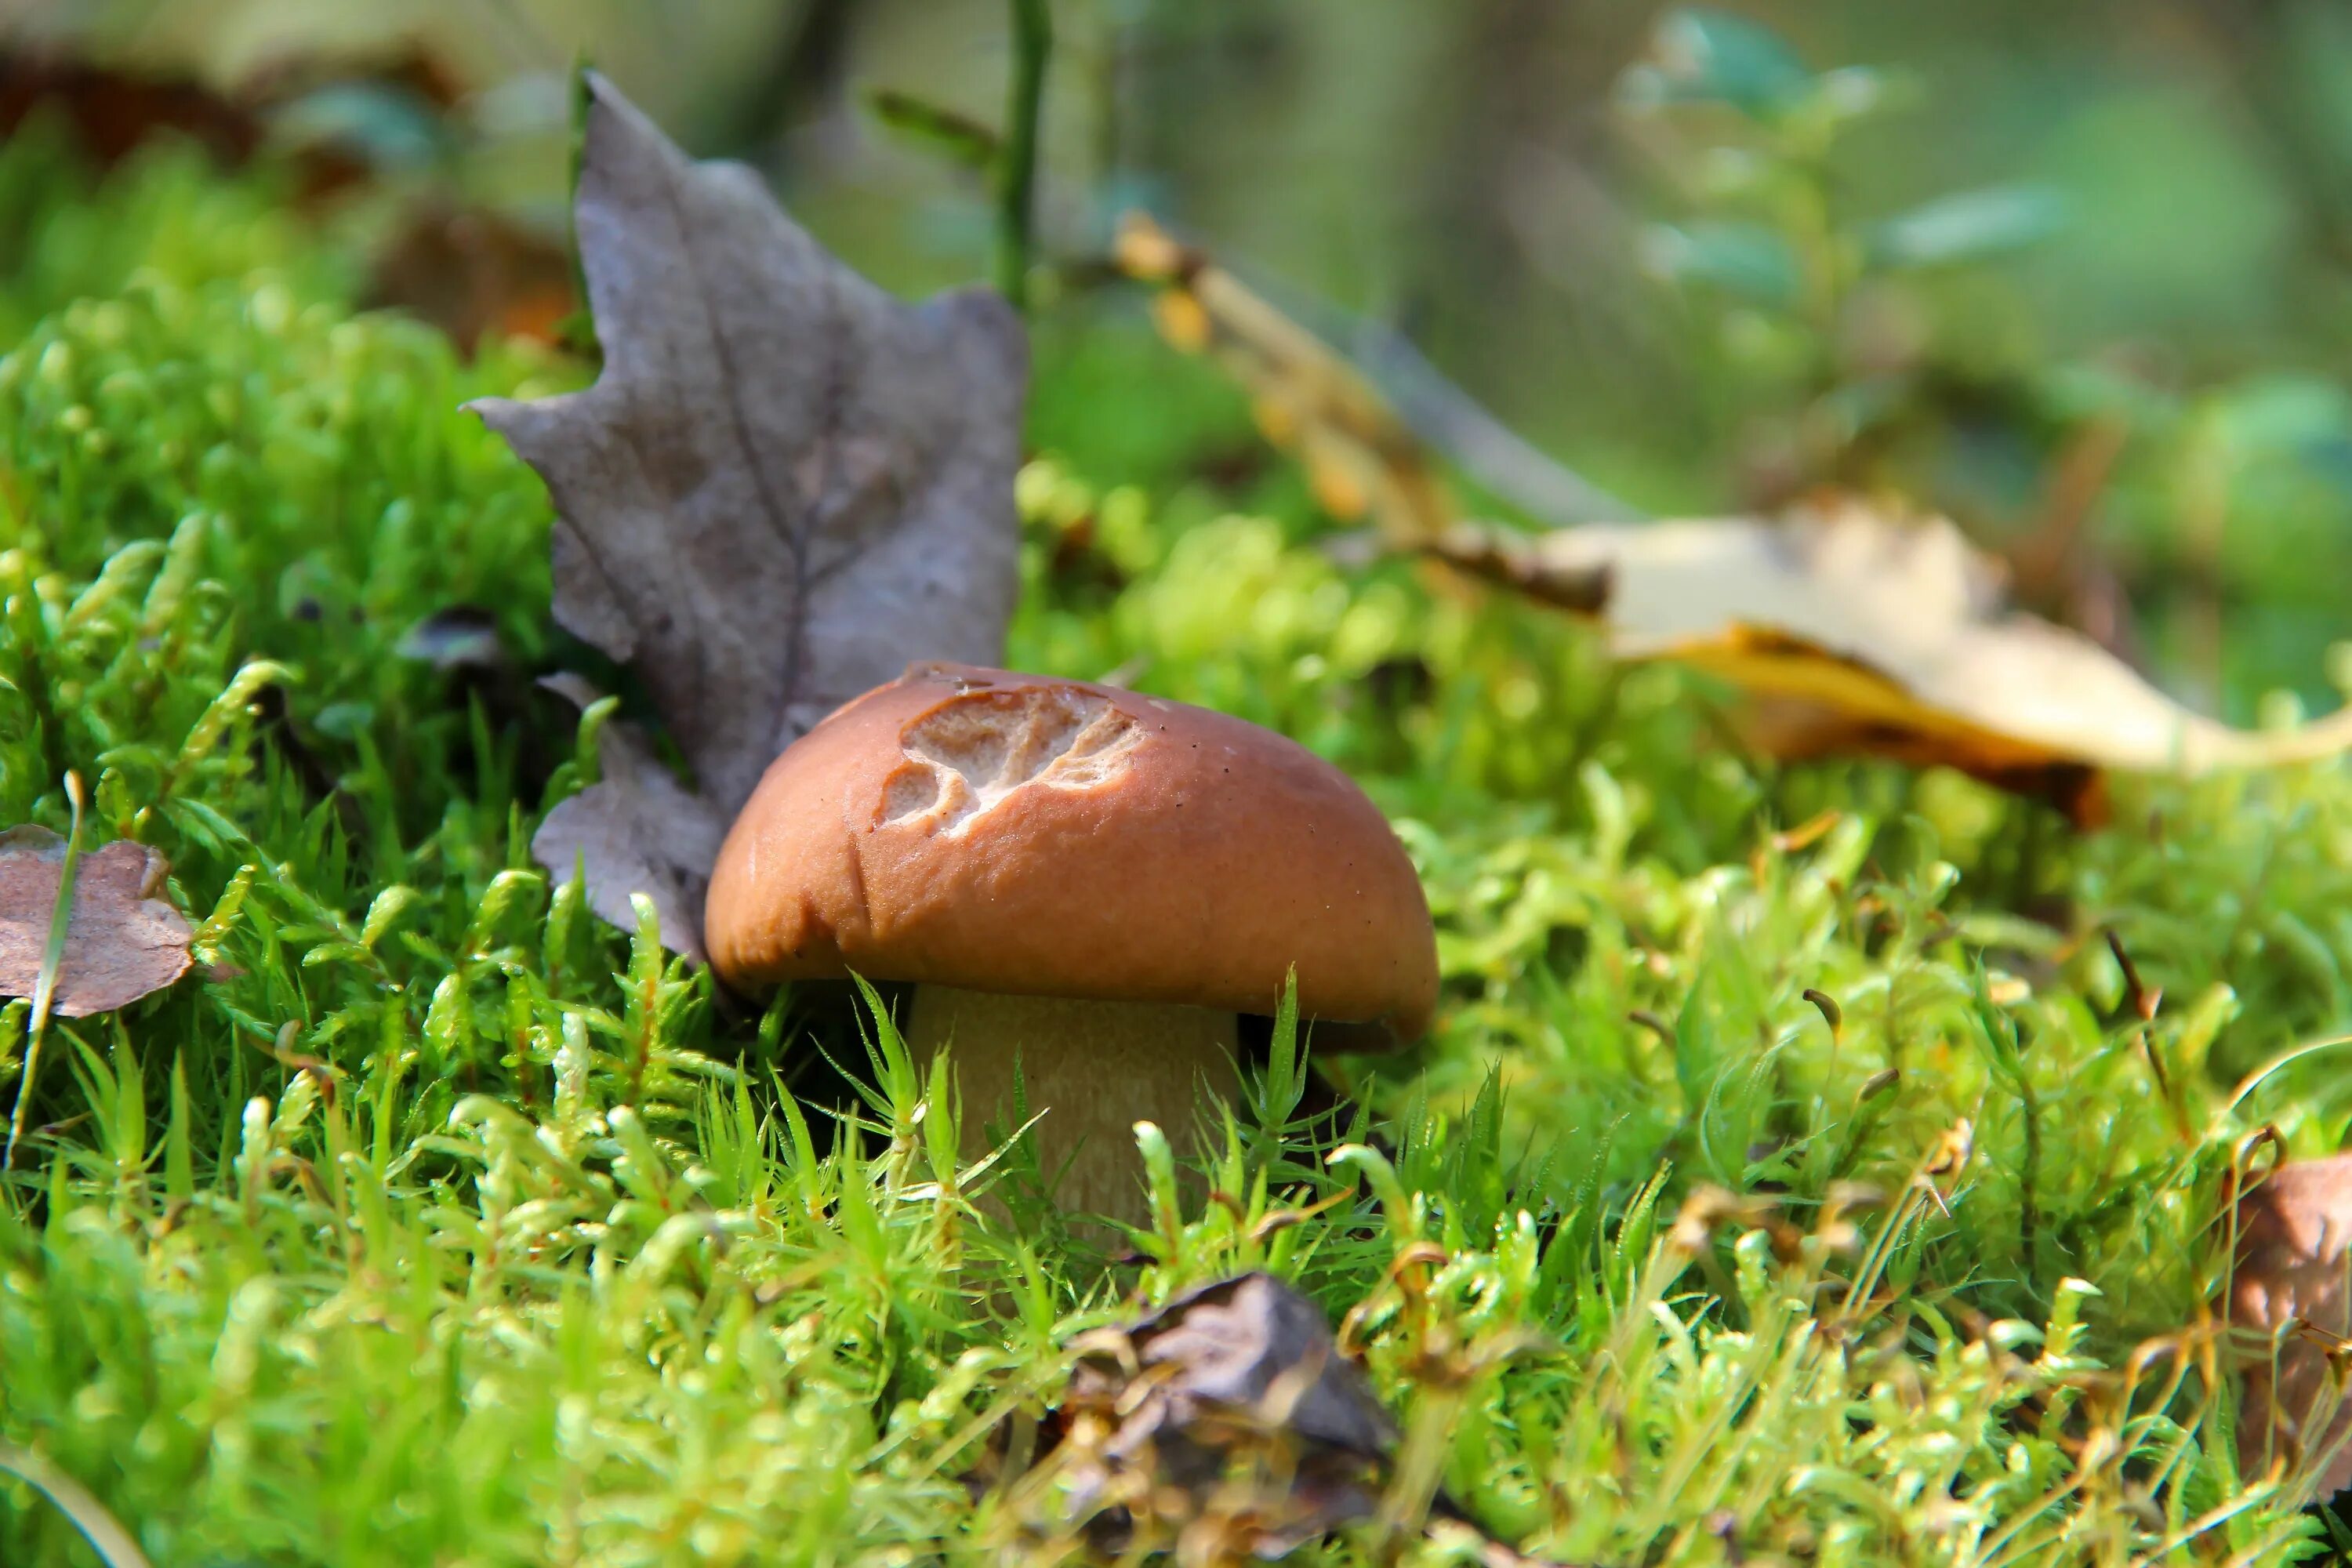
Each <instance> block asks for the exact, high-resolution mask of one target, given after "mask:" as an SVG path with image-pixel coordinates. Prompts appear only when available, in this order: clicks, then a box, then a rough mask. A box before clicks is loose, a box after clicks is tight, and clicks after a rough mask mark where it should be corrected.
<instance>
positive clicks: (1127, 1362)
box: [1063, 1274, 1397, 1557]
mask: <svg viewBox="0 0 2352 1568" xmlns="http://www.w3.org/2000/svg"><path fill="white" fill-rule="evenodd" d="M1063 1410H1064V1416H1065V1419H1066V1422H1068V1424H1069V1426H1070V1428H1071V1433H1072V1436H1071V1437H1070V1438H1069V1440H1068V1444H1067V1447H1068V1448H1069V1449H1070V1453H1069V1454H1068V1456H1067V1458H1066V1461H1065V1462H1066V1464H1067V1465H1068V1466H1069V1468H1070V1477H1071V1479H1072V1481H1073V1483H1074V1485H1073V1489H1072V1493H1071V1500H1072V1502H1073V1503H1074V1504H1075V1506H1076V1508H1077V1510H1079V1511H1080V1513H1081V1514H1082V1515H1087V1516H1091V1518H1092V1521H1093V1523H1092V1526H1091V1529H1092V1531H1093V1533H1094V1534H1095V1535H1096V1537H1097V1541H1098V1543H1101V1544H1105V1545H1107V1546H1108V1547H1109V1549H1111V1550H1125V1549H1126V1548H1127V1546H1128V1545H1130V1544H1132V1543H1133V1539H1134V1537H1135V1536H1136V1534H1137V1532H1138V1531H1139V1530H1141V1531H1143V1532H1144V1533H1145V1534H1146V1535H1148V1536H1150V1537H1152V1538H1154V1539H1157V1538H1158V1537H1159V1536H1160V1535H1161V1534H1165V1533H1168V1532H1171V1531H1191V1532H1193V1537H1194V1538H1197V1536H1198V1532H1200V1531H1202V1530H1203V1529H1208V1530H1214V1531H1219V1532H1220V1533H1225V1532H1230V1533H1232V1534H1233V1535H1234V1537H1235V1539H1236V1543H1237V1544H1241V1545H1243V1546H1244V1547H1245V1549H1246V1550H1248V1551H1250V1552H1255V1554H1257V1555H1259V1556H1268V1557H1270V1556H1275V1555H1278V1554H1280V1553H1281V1552H1286V1551H1288V1550H1290V1549H1291V1548H1293V1547H1295V1546H1297V1545H1298V1544H1299V1543H1301V1542H1306V1541H1308V1540H1311V1539H1313V1538H1314V1537H1316V1536H1318V1535H1322V1534H1325V1533H1328V1531H1332V1530H1335V1529H1337V1528H1339V1526H1341V1525H1343V1524H1347V1523H1349V1522H1350V1521H1356V1520H1361V1519H1366V1518H1369V1517H1370V1516H1371V1514H1372V1513H1373V1512H1374V1511H1376V1510H1377V1509H1378V1507H1379V1504H1380V1495H1381V1484H1382V1482H1383V1480H1384V1479H1385V1476H1386V1471H1387V1463H1388V1455H1389V1452H1390V1450H1391V1448H1392V1447H1394V1445H1395V1442H1396V1436H1397V1433H1396V1426H1395V1424H1394V1423H1393V1422H1392V1421H1391V1419H1390V1417H1389V1415H1388V1412H1387V1411H1386V1410H1384V1409H1383V1408H1381V1404H1380V1402H1379V1401H1378V1400H1377V1399H1375V1398H1374V1397H1373V1395H1372V1392H1371V1388H1370V1384H1367V1383H1366V1381H1365V1379H1364V1374H1363V1373H1361V1372H1360V1371H1359V1370H1358V1369H1357V1368H1356V1366H1355V1364H1354V1363H1351V1362H1349V1360H1348V1359H1347V1357H1346V1356H1344V1355H1343V1354H1341V1353H1340V1351H1339V1344H1338V1343H1337V1342H1336V1341H1334V1340H1333V1338H1332V1336H1331V1331H1330V1328H1329V1326H1328V1324H1327V1323H1326V1322H1325V1321H1324V1318H1323V1311H1322V1309H1321V1308H1319V1307H1318V1306H1316V1304H1315V1303H1314V1302H1313V1301H1310V1300H1307V1298H1306V1297H1304V1296H1302V1295H1300V1294H1299V1293H1298V1292H1297V1291H1296V1290H1294V1289H1291V1288H1290V1287H1289V1286H1287V1285H1286V1284H1284V1283H1282V1282H1281V1281H1280V1280H1278V1279H1274V1278H1273V1277H1271V1276H1270V1275H1265V1274H1244V1275H1239V1276H1237V1277H1235V1278H1234V1279H1224V1280H1220V1281H1218V1282H1217V1283H1216V1284H1213V1285H1211V1286H1208V1287H1205V1288H1204V1289H1199V1290H1195V1291H1193V1292H1192V1293H1191V1294H1190V1295H1187V1296H1183V1297H1180V1298H1178V1299H1177V1300H1174V1301H1171V1302H1170V1303H1169V1304H1168V1305H1167V1306H1166V1307H1164V1308H1162V1309H1160V1310H1159V1311H1157V1312H1154V1313H1152V1314H1150V1316H1148V1317H1146V1318H1144V1319H1142V1320H1140V1321H1138V1322H1135V1323H1133V1324H1130V1325H1129V1326H1127V1327H1126V1328H1124V1329H1118V1330H1110V1331H1104V1332H1103V1333H1101V1334H1098V1335H1096V1336H1093V1337H1092V1339H1091V1348H1090V1349H1089V1350H1088V1352H1087V1354H1086V1355H1085V1356H1084V1357H1083V1358H1082V1359H1081V1360H1080V1361H1079V1363H1078V1364H1077V1366H1076V1370H1075V1371H1074V1373H1073V1374H1072V1377H1071V1382H1070V1391H1069V1394H1068V1396H1067V1398H1066V1400H1065V1402H1064V1406H1063ZM1171 1510H1174V1513H1173V1515H1172V1516H1171ZM1144 1514H1149V1515H1150V1518H1149V1519H1146V1518H1144V1517H1142V1516H1143V1515H1144Z"/></svg>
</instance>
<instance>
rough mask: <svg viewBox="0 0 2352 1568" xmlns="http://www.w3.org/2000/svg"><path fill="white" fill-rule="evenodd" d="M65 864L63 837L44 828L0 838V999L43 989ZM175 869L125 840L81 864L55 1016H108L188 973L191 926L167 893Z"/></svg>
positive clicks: (69, 915)
mask: <svg viewBox="0 0 2352 1568" xmlns="http://www.w3.org/2000/svg"><path fill="white" fill-rule="evenodd" d="M65 861H66V841H65V840H64V839H62V838H60V837H58V836H57V835H56V834H54V833H52V832H50V831H49V830H48V829H47V828H46V827H32V826H26V827H12V828H10V829H8V830H7V831H6V832H5V833H0V995H6V996H30V995H31V994H33V992H34V990H35V989H36V988H37V986H38V985H39V984H40V974H41V958H42V955H43V954H44V953H45V952H47V948H48V943H49V924H50V921H51V918H52V916H53V914H54V913H55V911H56V909H57V902H58V879H59V878H60V877H61V875H62V874H63V872H64V869H65ZM170 868H171V867H170V864H169V863H168V862H167V861H165V860H164V858H163V856H161V855H159V854H157V853H156V852H155V851H154V850H152V849H150V848H149V847H147V846H145V845H144V844H137V843H133V842H132V841H131V840H130V839H127V838H122V839H117V840H116V841H115V842H113V843H111V844H110V845H108V846H106V847H104V848H103V849H100V850H98V851H97V852H95V853H94V854H87V855H84V856H82V857H81V858H80V859H79V861H78V862H76V864H75V866H74V885H73V907H72V908H71V909H70V910H68V913H67V919H66V941H65V952H64V956H63V958H62V959H61V960H60V961H59V963H58V976H57V992H56V996H55V1000H54V1001H53V1002H52V1003H51V1006H52V1007H53V1009H54V1010H55V1011H57V1012H58V1013H60V1014H62V1015H64V1016H66V1017H68V1018H81V1017H87V1016H89V1015H90V1014H92V1013H111V1012H113V1011H115V1010H116V1009H117V1008H119V1007H128V1006H129V1005H131V1004H132V1003H133V1002H136V1001H138V1000H139V999H140V998H141V997H142V996H145V995H148V994H152V993H153V992H157V991H161V990H163V988H164V987H165V986H167V985H169V984H172V983H173V981H175V980H177V979H179V978H180V976H181V975H183V974H184V973H187V971H188V964H189V962H190V960H189V957H188V941H189V937H190V935H191V931H190V928H189V926H188V922H187V920H186V918H185V917H184V916H183V915H182V914H181V913H180V911H179V910H175V909H173V907H172V905H171V903H170V902H169V901H168V900H165V899H164V898H163V897H162V896H161V893H162V889H163V875H164V873H165V872H166V871H168V870H169V869H170Z"/></svg>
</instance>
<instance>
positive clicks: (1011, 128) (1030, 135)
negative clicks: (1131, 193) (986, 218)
mask: <svg viewBox="0 0 2352 1568" xmlns="http://www.w3.org/2000/svg"><path fill="white" fill-rule="evenodd" d="M1053 53H1054V12H1053V7H1052V5H1051V4H1050V0H1013V83H1012V100H1011V102H1010V104H1009V106H1008V108H1007V110H1006V113H1005V116H1004V148H1003V153H1002V155H1001V157H1000V160H999V162H998V163H997V168H996V180H997V187H996V286H997V288H998V289H1002V290H1003V294H1004V297H1005V298H1006V299H1007V300H1012V301H1013V309H1015V310H1021V311H1024V312H1025V311H1026V310H1028V309H1029V250H1030V237H1031V230H1032V226H1033V224H1034V216H1035V213H1034V209H1035V206H1036V186H1037V119H1038V114H1039V111H1040V110H1041V109H1042V107H1043V106H1044V103H1045V65H1046V62H1047V61H1048V60H1049V59H1050V58H1052V57H1053Z"/></svg>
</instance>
